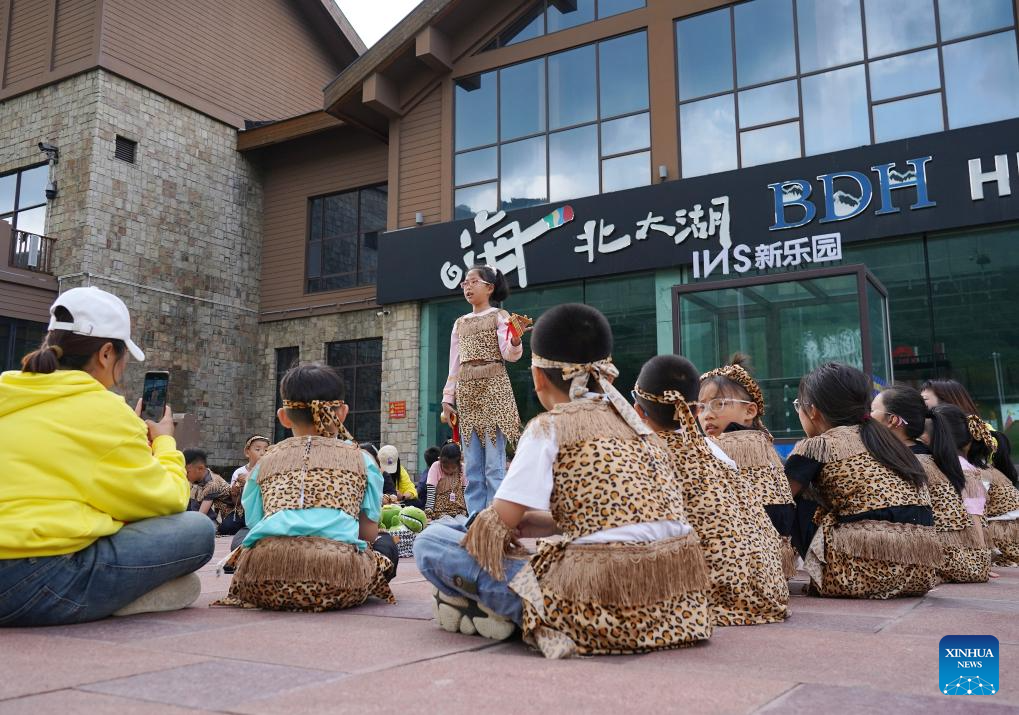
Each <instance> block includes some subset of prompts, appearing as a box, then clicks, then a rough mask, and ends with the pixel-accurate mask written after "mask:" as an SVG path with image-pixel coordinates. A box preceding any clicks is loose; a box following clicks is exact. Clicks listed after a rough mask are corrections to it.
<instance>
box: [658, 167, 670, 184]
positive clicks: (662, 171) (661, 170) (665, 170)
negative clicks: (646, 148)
mask: <svg viewBox="0 0 1019 715" xmlns="http://www.w3.org/2000/svg"><path fill="white" fill-rule="evenodd" d="M668 178H669V167H667V166H666V165H665V164H659V165H658V180H659V181H665V180H666V179H668Z"/></svg>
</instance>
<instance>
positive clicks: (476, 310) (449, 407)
mask: <svg viewBox="0 0 1019 715" xmlns="http://www.w3.org/2000/svg"><path fill="white" fill-rule="evenodd" d="M460 287H461V288H462V289H463V296H464V300H466V301H467V302H468V303H469V304H470V306H471V312H470V313H467V314H466V315H463V316H461V317H459V318H457V320H456V322H455V323H453V330H452V332H451V334H450V339H449V378H448V379H447V380H446V385H445V387H444V388H443V390H442V421H443V422H446V423H447V424H450V425H457V426H458V427H459V430H460V441H461V443H462V447H463V451H464V471H465V472H466V475H467V487H466V495H465V496H466V500H467V510H468V511H469V512H470V513H471V514H476V513H477V512H479V511H481V510H482V509H484V508H485V507H486V506H488V505H489V504H491V503H492V499H493V498H494V497H495V492H496V490H497V489H498V488H499V485H500V484H501V483H502V479H503V477H504V476H505V474H506V442H507V441H508V442H510V443H515V442H516V441H517V439H518V438H519V437H520V415H519V413H518V412H517V403H516V400H515V399H514V398H513V388H512V387H511V385H510V380H509V375H507V373H506V365H505V361H509V362H516V361H517V360H519V359H520V356H521V355H523V352H524V348H523V345H522V344H521V337H522V335H523V333H524V332H527V329H526V328H521V327H520V324H519V322H518V321H514V320H513V318H514V317H515V316H512V315H510V314H509V313H507V312H506V311H505V310H501V309H499V308H496V307H494V306H493V305H492V303H500V304H501V303H502V302H503V301H504V300H506V298H507V297H508V296H509V285H508V284H507V283H506V277H505V276H504V275H503V274H502V272H501V271H500V270H499V269H498V268H493V267H491V266H482V265H479V266H474V268H472V269H471V270H470V271H468V272H467V278H466V279H465V280H464V282H463V283H461V284H460Z"/></svg>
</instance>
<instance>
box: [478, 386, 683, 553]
mask: <svg viewBox="0 0 1019 715" xmlns="http://www.w3.org/2000/svg"><path fill="white" fill-rule="evenodd" d="M591 394H592V395H593V393H591ZM558 452H559V449H558V446H557V443H556V439H555V425H554V424H553V425H551V426H550V428H549V429H548V432H547V433H544V432H543V433H541V434H538V433H537V430H534V429H527V430H525V431H524V433H523V434H522V435H521V436H520V441H519V442H517V450H516V453H515V454H514V456H513V462H512V463H511V464H510V468H509V471H508V472H507V473H506V477H505V479H503V480H502V484H501V485H500V486H499V489H498V491H497V492H496V493H495V498H496V499H502V500H504V501H509V502H513V503H514V504H520V505H521V506H526V507H527V508H529V509H536V510H538V511H548V509H549V506H550V500H551V497H552V486H553V482H554V478H553V476H552V465H553V464H555V459H556V455H557V454H558ZM691 531H692V529H691V527H690V525H689V524H687V523H685V522H682V521H655V522H645V523H641V524H630V525H628V526H619V527H615V528H613V529H605V530H603V531H598V532H595V533H593V534H588V535H587V536H583V537H581V538H579V539H576V540H575V541H574V542H573V543H575V544H603V543H607V542H614V541H659V540H661V539H670V538H673V537H676V536H686V535H687V534H689V533H690V532H691Z"/></svg>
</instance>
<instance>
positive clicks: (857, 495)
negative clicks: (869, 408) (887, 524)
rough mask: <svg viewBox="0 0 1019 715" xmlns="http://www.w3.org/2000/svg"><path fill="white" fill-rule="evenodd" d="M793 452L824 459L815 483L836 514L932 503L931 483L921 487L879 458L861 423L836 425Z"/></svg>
mask: <svg viewBox="0 0 1019 715" xmlns="http://www.w3.org/2000/svg"><path fill="white" fill-rule="evenodd" d="M792 453H793V454H799V455H803V456H804V457H807V458H809V459H813V460H815V461H818V462H820V463H821V464H822V465H823V467H822V469H821V473H820V475H819V476H818V478H817V480H816V481H815V483H814V488H815V490H816V491H817V492H818V495H819V496H820V498H821V500H822V502H823V503H822V506H824V507H825V508H826V509H827V510H828V511H830V512H831V513H832V514H834V515H835V516H836V517H840V516H851V515H853V514H859V513H861V512H865V511H872V510H876V509H885V508H887V507H892V506H930V505H931V497H930V493H929V492H928V490H927V487H926V486H924V487H921V488H920V489H917V488H916V487H914V486H913V485H912V484H910V483H909V482H907V481H906V480H905V479H903V478H902V477H900V476H899V475H898V474H896V473H895V472H893V471H892V470H891V469H889V468H888V467H886V466H884V465H883V464H881V462H879V461H877V459H875V458H874V456H873V455H871V454H870V452H868V451H867V447H866V446H865V445H864V444H863V439H861V437H860V427H859V425H848V426H843V427H834V428H832V429H830V430H828V431H827V432H825V433H824V434H822V435H819V436H817V437H808V438H807V439H804V440H801V441H799V442H797V443H796V446H795V447H794V448H793V451H792Z"/></svg>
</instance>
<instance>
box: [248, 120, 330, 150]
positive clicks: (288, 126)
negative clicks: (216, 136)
mask: <svg viewBox="0 0 1019 715" xmlns="http://www.w3.org/2000/svg"><path fill="white" fill-rule="evenodd" d="M344 126H347V124H346V123H345V122H343V121H342V120H340V119H337V118H336V117H334V116H333V115H331V114H327V113H326V112H323V111H322V110H315V111H314V112H308V113H307V114H301V115H298V116H296V117H288V118H287V119H281V120H279V121H277V122H270V123H268V124H263V125H261V126H259V127H255V128H254V129H248V130H246V131H242V132H237V151H239V152H246V151H254V150H256V149H264V148H266V147H270V146H273V145H276V144H282V143H284V142H288V141H291V140H293V139H300V138H301V137H306V136H311V135H312V134H319V133H321V132H326V131H330V130H332V129H339V128H341V127H344Z"/></svg>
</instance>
